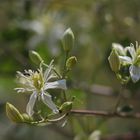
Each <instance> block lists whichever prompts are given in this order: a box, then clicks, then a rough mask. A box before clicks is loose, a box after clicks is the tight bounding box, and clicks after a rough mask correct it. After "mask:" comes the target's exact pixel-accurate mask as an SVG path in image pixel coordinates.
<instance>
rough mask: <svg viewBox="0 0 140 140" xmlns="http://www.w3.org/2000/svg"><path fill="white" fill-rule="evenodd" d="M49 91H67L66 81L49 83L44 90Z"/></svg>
mask: <svg viewBox="0 0 140 140" xmlns="http://www.w3.org/2000/svg"><path fill="white" fill-rule="evenodd" d="M47 89H64V90H66V89H67V87H66V80H65V79H62V80H58V81H55V82H47V83H46V84H45V88H44V90H47Z"/></svg>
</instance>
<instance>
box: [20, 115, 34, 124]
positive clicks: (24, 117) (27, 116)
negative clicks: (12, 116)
mask: <svg viewBox="0 0 140 140" xmlns="http://www.w3.org/2000/svg"><path fill="white" fill-rule="evenodd" d="M22 117H23V121H24V122H32V121H33V118H32V117H30V116H29V115H28V114H26V113H24V114H22Z"/></svg>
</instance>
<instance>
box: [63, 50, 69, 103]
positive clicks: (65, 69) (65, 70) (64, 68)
mask: <svg viewBox="0 0 140 140" xmlns="http://www.w3.org/2000/svg"><path fill="white" fill-rule="evenodd" d="M68 55H69V52H66V53H65V60H64V67H63V74H62V79H63V78H65V76H66V73H67V68H66V62H67V58H68ZM63 97H64V101H67V96H66V92H65V91H64V90H63Z"/></svg>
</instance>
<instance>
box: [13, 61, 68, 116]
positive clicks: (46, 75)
mask: <svg viewBox="0 0 140 140" xmlns="http://www.w3.org/2000/svg"><path fill="white" fill-rule="evenodd" d="M52 69H53V65H52V62H51V63H50V65H49V66H48V68H47V69H46V70H45V72H43V70H42V68H40V69H39V70H38V71H32V70H28V71H26V70H25V74H23V73H21V72H17V73H18V78H19V83H20V84H21V87H19V88H15V90H17V92H32V94H31V96H30V99H29V102H28V104H27V107H26V112H27V113H28V115H29V116H32V115H33V113H34V110H33V108H34V105H35V102H36V100H37V98H38V99H41V100H42V102H43V103H44V104H46V105H47V106H48V107H49V108H50V109H51V110H52V111H53V112H54V113H58V112H59V111H58V109H57V107H56V105H55V104H54V103H53V101H52V98H51V95H50V94H49V93H48V92H47V90H48V89H63V90H66V89H67V87H66V80H65V79H62V80H56V81H53V82H49V80H50V79H51V78H52V77H54V73H53V70H52Z"/></svg>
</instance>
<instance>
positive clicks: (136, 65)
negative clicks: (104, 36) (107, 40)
mask: <svg viewBox="0 0 140 140" xmlns="http://www.w3.org/2000/svg"><path fill="white" fill-rule="evenodd" d="M112 46H113V48H114V49H115V50H116V51H117V52H118V55H119V58H120V60H121V62H122V63H123V64H128V65H130V67H129V73H130V76H131V79H132V81H133V82H134V83H136V82H137V81H138V80H139V79H140V46H139V45H138V43H137V42H136V46H135V47H134V45H133V44H132V43H131V44H130V46H128V47H125V48H123V47H122V46H121V45H120V44H117V43H113V44H112ZM127 53H129V54H130V56H127Z"/></svg>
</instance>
